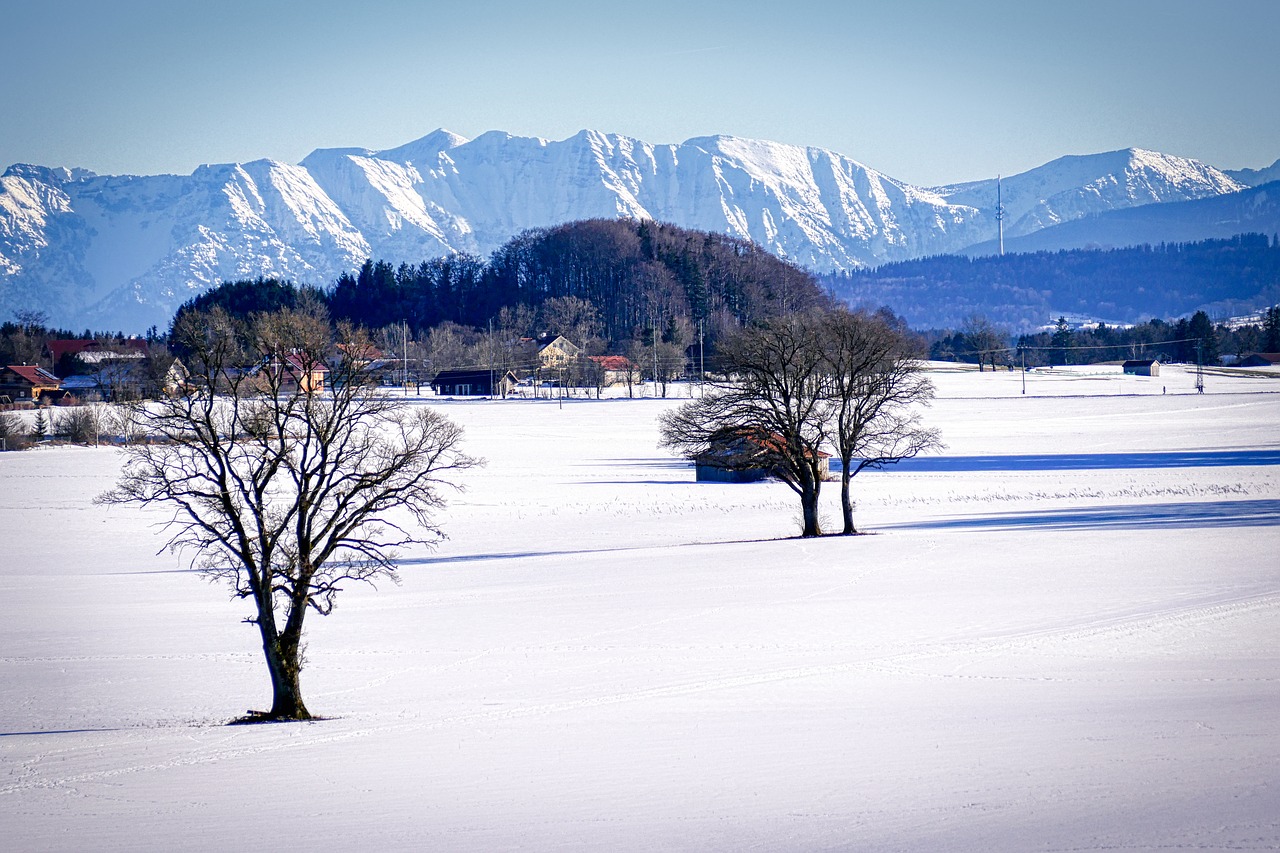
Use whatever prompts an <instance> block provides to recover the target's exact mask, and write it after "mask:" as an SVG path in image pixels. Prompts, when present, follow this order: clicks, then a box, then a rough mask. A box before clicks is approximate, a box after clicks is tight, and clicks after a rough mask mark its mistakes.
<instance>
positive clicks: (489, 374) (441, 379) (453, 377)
mask: <svg viewBox="0 0 1280 853" xmlns="http://www.w3.org/2000/svg"><path fill="white" fill-rule="evenodd" d="M518 384H519V381H518V380H517V379H516V375H515V374H514V373H512V372H511V371H510V370H508V371H507V372H505V373H502V372H500V371H496V370H442V371H440V372H439V373H437V374H436V378H435V380H434V381H432V383H431V387H432V388H433V389H435V392H436V393H437V394H439V395H440V396H442V397H498V396H502V397H505V396H507V395H508V394H510V393H511V392H512V391H513V390H515V387H516V385H518Z"/></svg>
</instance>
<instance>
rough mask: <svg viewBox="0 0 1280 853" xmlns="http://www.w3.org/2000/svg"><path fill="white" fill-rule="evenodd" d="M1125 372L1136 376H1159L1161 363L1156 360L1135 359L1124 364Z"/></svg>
mask: <svg viewBox="0 0 1280 853" xmlns="http://www.w3.org/2000/svg"><path fill="white" fill-rule="evenodd" d="M1113 363H1114V362H1113ZM1124 372H1125V373H1129V374H1132V375H1134V376H1159V375H1160V362H1158V361H1156V360H1155V359H1154V358H1133V359H1130V360H1128V361H1126V362H1125V363H1124Z"/></svg>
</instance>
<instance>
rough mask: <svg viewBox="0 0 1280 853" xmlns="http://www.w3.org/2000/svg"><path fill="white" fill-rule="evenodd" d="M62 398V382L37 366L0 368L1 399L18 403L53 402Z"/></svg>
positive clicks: (16, 365) (19, 365) (24, 365)
mask: <svg viewBox="0 0 1280 853" xmlns="http://www.w3.org/2000/svg"><path fill="white" fill-rule="evenodd" d="M60 397H62V380H61V379H59V378H58V377H56V376H54V375H53V374H52V373H50V372H49V371H47V370H45V369H44V368H43V367H40V366H38V365H35V364H10V365H6V366H5V367H2V368H0V398H8V401H9V402H13V403H17V402H20V401H25V402H38V401H40V400H47V401H53V400H57V399H59V398H60Z"/></svg>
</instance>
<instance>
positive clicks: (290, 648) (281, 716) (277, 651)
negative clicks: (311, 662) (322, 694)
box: [262, 630, 311, 720]
mask: <svg viewBox="0 0 1280 853" xmlns="http://www.w3.org/2000/svg"><path fill="white" fill-rule="evenodd" d="M269 633H272V632H269V631H266V630H264V631H263V632H262V651H263V653H264V654H265V655H266V658H267V670H268V671H269V672H270V673H271V710H270V711H269V712H268V714H267V717H268V719H272V720H310V719H311V712H310V711H308V710H307V706H306V705H305V704H304V703H303V701H302V689H301V687H300V686H299V682H298V676H299V675H300V674H301V672H302V662H301V661H300V660H299V656H298V650H299V644H300V643H299V641H300V640H301V637H294V636H289V634H290V632H288V631H286V632H285V634H283V635H278V636H274V637H272V636H269Z"/></svg>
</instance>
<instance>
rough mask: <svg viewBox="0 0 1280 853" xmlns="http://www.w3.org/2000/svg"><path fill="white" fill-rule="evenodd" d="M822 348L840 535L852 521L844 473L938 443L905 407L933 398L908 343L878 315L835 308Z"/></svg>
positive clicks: (850, 474) (827, 321) (849, 528)
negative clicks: (841, 525)
mask: <svg viewBox="0 0 1280 853" xmlns="http://www.w3.org/2000/svg"><path fill="white" fill-rule="evenodd" d="M824 327H825V329H824V333H823V335H822V337H823V340H824V343H825V345H824V347H823V350H824V352H825V354H826V370H827V372H828V374H829V380H828V381H829V386H828V390H827V393H828V395H829V396H830V398H831V403H832V405H831V406H830V408H829V409H828V410H827V412H828V416H829V418H830V423H829V433H830V436H831V443H832V444H833V445H834V447H835V449H836V453H837V454H838V455H839V457H840V462H841V467H842V471H841V474H840V508H841V513H842V515H843V517H844V530H843V531H842V532H843V533H844V534H846V535H850V534H854V533H857V532H858V531H857V528H856V527H854V523H853V500H852V498H851V496H850V481H852V480H853V478H854V476H855V475H857V474H858V473H859V472H860V471H863V470H864V469H867V468H882V467H884V466H885V465H887V464H891V463H893V462H897V461H899V460H901V459H907V458H910V457H912V456H915V455H917V454H919V453H921V452H923V451H925V450H928V449H931V448H938V447H941V446H942V444H941V442H940V440H939V438H938V431H937V430H936V429H926V428H924V427H922V426H921V425H920V416H919V414H917V413H916V412H914V411H912V409H913V408H914V407H916V406H919V405H924V404H927V403H928V402H929V400H931V399H932V398H933V384H932V383H931V382H930V381H929V380H928V379H927V378H926V377H925V376H924V375H922V373H921V365H920V362H919V361H918V360H917V358H916V354H915V352H914V350H915V343H914V342H913V341H912V340H911V338H910V336H909V335H908V334H907V333H905V332H903V331H902V330H900V329H896V328H894V327H893V326H891V325H889V323H887V322H886V320H885V318H884V317H883V316H880V315H875V316H871V315H868V314H865V313H862V312H858V313H851V312H849V311H835V312H832V313H831V314H830V315H828V316H827V317H826V318H825V322H824Z"/></svg>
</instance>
